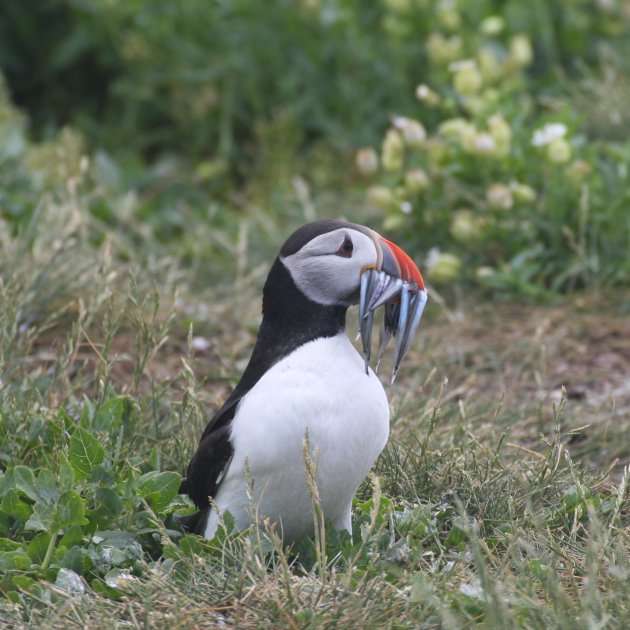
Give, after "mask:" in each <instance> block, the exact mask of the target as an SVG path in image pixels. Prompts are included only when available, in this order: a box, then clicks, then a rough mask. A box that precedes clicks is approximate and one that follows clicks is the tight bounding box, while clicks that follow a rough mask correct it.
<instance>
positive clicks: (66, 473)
mask: <svg viewBox="0 0 630 630" xmlns="http://www.w3.org/2000/svg"><path fill="white" fill-rule="evenodd" d="M59 483H60V485H61V488H62V490H69V489H70V488H73V487H74V470H73V468H72V465H71V464H70V461H69V460H68V458H67V457H66V454H65V453H64V452H60V453H59Z"/></svg>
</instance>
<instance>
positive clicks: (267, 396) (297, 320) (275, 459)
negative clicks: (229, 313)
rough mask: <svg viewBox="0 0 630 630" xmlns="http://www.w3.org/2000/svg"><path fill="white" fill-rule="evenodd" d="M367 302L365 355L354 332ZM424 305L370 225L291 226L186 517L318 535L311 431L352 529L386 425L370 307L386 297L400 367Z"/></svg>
mask: <svg viewBox="0 0 630 630" xmlns="http://www.w3.org/2000/svg"><path fill="white" fill-rule="evenodd" d="M367 276H369V278H368V280H366V277H367ZM401 291H402V292H401ZM359 301H360V302H361V318H362V320H361V333H362V338H363V342H364V357H361V355H359V353H358V352H357V351H356V350H355V348H354V346H353V345H352V343H351V342H350V340H349V339H348V337H347V336H346V333H345V318H346V311H347V309H348V307H349V306H350V305H352V304H356V303H358V302H359ZM425 301H426V292H425V291H424V284H423V282H422V277H421V275H420V272H419V271H418V269H417V267H416V266H415V264H414V263H413V262H412V261H411V259H410V258H409V257H408V256H407V255H406V254H405V253H404V252H403V251H402V250H400V249H399V248H397V247H396V246H395V245H393V244H392V243H390V242H389V241H386V240H385V239H383V238H382V237H380V236H379V235H378V234H376V233H375V232H373V231H372V230H370V229H369V228H366V227H364V226H360V225H356V224H352V223H347V222H343V221H318V222H316V223H311V224H308V225H306V226H303V227H302V228H300V229H298V230H297V231H296V232H295V233H294V234H292V235H291V236H290V237H289V239H288V240H287V241H286V243H285V244H284V246H283V247H282V249H281V251H280V254H279V256H278V258H276V261H275V262H274V264H273V266H272V268H271V271H270V273H269V276H268V278H267V281H266V283H265V287H264V290H263V320H262V323H261V326H260V330H259V332H258V338H257V342H256V346H255V348H254V351H253V354H252V357H251V359H250V362H249V364H248V366H247V368H246V369H245V372H244V374H243V376H242V378H241V380H240V381H239V383H238V384H237V386H236V388H235V389H234V391H233V392H232V394H231V395H230V397H229V398H228V399H227V401H226V402H225V404H224V405H223V407H221V408H220V409H219V411H218V412H217V413H216V414H215V416H214V417H213V418H212V419H211V420H210V422H209V423H208V425H207V427H206V429H205V431H204V433H203V435H202V436H201V439H200V442H199V446H198V448H197V451H196V453H195V454H194V456H193V458H192V460H191V462H190V464H189V466H188V472H187V477H186V478H185V479H184V481H183V482H182V487H181V488H180V492H182V493H187V494H189V495H190V497H191V498H192V499H193V501H194V502H195V504H196V505H197V507H198V508H199V511H198V512H197V513H196V514H193V515H191V516H184V517H179V522H180V523H181V524H182V525H183V526H184V527H185V528H186V529H188V530H189V531H192V532H194V533H197V534H200V535H203V536H205V537H206V538H208V539H210V538H212V537H213V536H214V535H215V533H216V531H217V528H218V527H219V525H220V522H221V514H222V513H225V512H229V513H230V514H231V515H232V516H233V518H234V521H235V525H236V528H237V529H239V530H240V529H245V528H246V527H248V526H249V525H250V524H251V523H252V522H262V521H263V520H268V521H270V522H271V523H273V524H274V525H275V527H276V531H277V532H278V533H279V534H280V535H281V536H282V538H283V540H284V542H292V541H295V540H297V539H299V538H300V537H302V536H304V535H309V534H312V533H313V513H312V499H311V494H310V491H309V488H308V485H307V480H306V470H305V457H304V444H305V439H306V440H307V442H306V443H307V444H308V447H309V449H310V456H311V458H312V460H313V462H314V463H315V467H316V482H317V489H318V493H319V497H320V502H321V508H322V511H323V514H324V516H325V518H326V519H330V520H331V521H332V523H333V525H334V526H335V527H336V528H337V529H347V530H350V528H351V509H352V499H353V496H354V494H355V493H356V491H357V488H358V487H359V485H360V483H361V482H362V481H363V479H364V478H365V476H366V475H367V474H368V472H369V470H370V468H371V466H372V464H373V463H374V461H375V460H376V458H377V457H378V455H379V454H380V452H381V451H382V449H383V448H384V446H385V444H386V442H387V435H388V430H389V407H388V403H387V398H386V396H385V391H384V389H383V386H382V385H381V383H380V381H379V380H378V378H377V377H376V375H375V374H374V372H373V371H372V370H371V368H369V365H368V363H369V349H367V348H368V347H369V345H370V340H371V325H372V319H371V318H372V317H373V311H374V309H375V308H377V307H378V306H379V305H380V304H386V314H385V320H384V321H385V324H384V325H385V328H387V329H388V330H389V331H390V333H391V332H393V334H394V335H396V334H397V333H398V335H397V344H396V359H395V363H396V365H397V363H399V361H400V359H401V358H402V355H401V354H400V353H401V352H402V354H404V351H405V349H406V345H408V343H409V340H410V337H411V336H413V333H414V331H415V327H416V326H417V324H418V321H419V319H420V315H421V312H422V308H423V307H424V302H425ZM388 321H389V323H388ZM365 322H367V324H366V323H365ZM366 336H367V337H368V339H367V340H366ZM385 337H387V331H385V335H384V338H385ZM385 340H386V339H385ZM382 345H383V344H382ZM210 499H212V504H213V505H212V504H211V502H210ZM217 509H218V510H217Z"/></svg>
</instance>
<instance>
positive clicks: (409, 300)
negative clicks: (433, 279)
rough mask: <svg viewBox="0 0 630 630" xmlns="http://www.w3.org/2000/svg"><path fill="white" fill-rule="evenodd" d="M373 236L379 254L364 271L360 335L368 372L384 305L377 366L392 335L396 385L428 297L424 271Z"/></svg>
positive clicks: (405, 256) (362, 276)
mask: <svg viewBox="0 0 630 630" xmlns="http://www.w3.org/2000/svg"><path fill="white" fill-rule="evenodd" d="M371 236H372V240H373V241H374V244H375V246H376V250H377V254H378V255H377V262H376V265H368V266H366V267H364V268H363V269H362V271H361V288H360V297H359V334H360V336H361V343H362V344H363V356H364V357H365V371H366V373H367V371H368V368H369V365H370V357H371V354H372V327H373V325H374V312H375V311H376V309H377V308H379V307H380V306H383V305H384V306H385V314H384V316H383V323H382V325H381V331H380V340H379V350H378V358H377V364H376V367H377V369H378V364H379V363H380V361H381V357H382V356H383V352H384V351H385V348H386V347H387V344H388V343H389V341H390V340H391V338H392V336H393V337H395V339H396V346H395V349H394V367H393V370H392V380H391V382H392V383H393V382H394V380H395V378H396V374H397V373H398V368H399V367H400V364H401V362H402V360H403V358H404V356H405V354H406V353H407V350H408V349H409V346H410V344H411V340H412V339H413V336H414V334H415V332H416V330H417V328H418V324H419V323H420V318H421V317H422V312H423V311H424V307H425V305H426V303H427V297H428V294H427V291H426V289H425V287H424V281H423V280H422V275H421V274H420V270H419V269H418V267H417V266H416V265H415V263H414V262H413V260H411V258H410V257H409V255H408V254H406V253H405V252H404V251H403V250H402V249H401V248H400V247H398V246H397V245H394V243H392V242H391V241H388V240H387V239H385V238H383V237H382V236H380V235H379V234H377V233H376V232H372V235H371Z"/></svg>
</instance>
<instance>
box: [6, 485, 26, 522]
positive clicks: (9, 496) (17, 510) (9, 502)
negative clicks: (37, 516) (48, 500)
mask: <svg viewBox="0 0 630 630" xmlns="http://www.w3.org/2000/svg"><path fill="white" fill-rule="evenodd" d="M0 510H2V511H3V512H5V513H6V514H8V515H9V516H12V517H13V518H19V519H20V520H21V521H22V522H23V523H26V521H27V520H28V519H29V517H30V516H31V512H32V508H31V506H30V505H29V504H28V503H26V501H23V500H22V492H21V491H20V490H17V489H16V488H11V490H9V491H8V492H7V493H6V494H5V495H4V497H2V502H1V503H0Z"/></svg>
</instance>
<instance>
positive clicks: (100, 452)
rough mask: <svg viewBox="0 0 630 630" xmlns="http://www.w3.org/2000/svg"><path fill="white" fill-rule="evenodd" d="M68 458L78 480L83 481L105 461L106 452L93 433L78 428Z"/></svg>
mask: <svg viewBox="0 0 630 630" xmlns="http://www.w3.org/2000/svg"><path fill="white" fill-rule="evenodd" d="M68 456H69V458H70V464H71V465H72V468H73V469H74V473H75V475H76V477H77V479H78V480H81V479H85V478H86V477H87V476H88V475H89V474H90V472H91V471H92V469H93V468H94V467H96V466H98V465H99V464H100V463H101V462H102V461H103V459H104V457H105V450H104V449H103V447H102V446H101V444H100V443H99V441H98V440H97V439H96V438H95V437H94V436H93V435H92V434H91V433H89V432H88V431H86V430H85V429H82V428H81V427H76V429H75V430H74V432H73V433H72V437H71V438H70V448H69V449H68Z"/></svg>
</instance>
